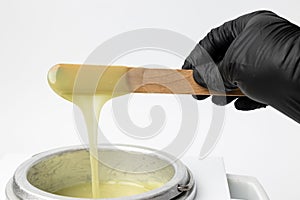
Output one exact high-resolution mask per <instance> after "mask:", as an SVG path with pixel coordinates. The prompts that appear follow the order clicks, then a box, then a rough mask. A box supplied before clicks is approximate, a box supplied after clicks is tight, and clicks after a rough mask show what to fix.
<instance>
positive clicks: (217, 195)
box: [0, 154, 230, 200]
mask: <svg viewBox="0 0 300 200" xmlns="http://www.w3.org/2000/svg"><path fill="white" fill-rule="evenodd" d="M30 157H31V155H26V154H7V156H5V157H3V158H2V159H0V171H1V172H6V173H3V174H2V176H1V179H0V188H5V185H6V184H7V182H8V180H9V179H10V178H12V176H13V174H14V171H15V170H16V168H17V167H18V166H19V165H20V164H21V163H22V162H24V161H25V160H27V159H28V158H30ZM182 161H183V162H184V163H185V164H186V165H187V166H188V167H189V169H190V170H191V171H192V173H193V175H194V179H195V181H196V183H197V188H198V194H197V200H215V199H222V200H229V199H230V195H229V190H228V185H227V179H226V173H225V168H224V164H223V160H222V159H221V158H209V159H206V160H203V161H200V160H198V159H197V158H195V157H185V158H183V159H182ZM0 199H5V193H4V190H2V191H1V192H0Z"/></svg>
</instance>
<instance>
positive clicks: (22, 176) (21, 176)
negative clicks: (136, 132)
mask: <svg viewBox="0 0 300 200" xmlns="http://www.w3.org/2000/svg"><path fill="white" fill-rule="evenodd" d="M98 149H99V150H102V149H103V150H116V149H117V150H118V149H122V150H125V151H129V152H136V153H147V152H148V153H153V155H154V156H157V157H158V158H159V159H162V160H165V161H167V162H168V163H169V164H170V165H171V166H172V167H173V169H174V175H173V177H172V178H171V179H170V180H169V181H168V182H167V183H165V184H164V185H163V186H162V187H159V188H157V189H154V190H151V191H148V192H145V193H142V194H137V195H133V196H128V197H119V198H106V200H141V199H153V200H154V199H162V198H163V196H165V197H168V199H171V198H174V197H177V196H178V195H180V194H182V192H180V191H178V189H177V188H178V185H179V184H186V183H187V182H189V176H191V175H190V174H189V172H188V169H187V167H186V166H185V165H184V164H183V163H182V162H181V161H180V160H179V159H176V158H174V157H173V156H172V155H169V154H167V153H165V152H161V151H158V150H155V149H151V148H147V147H141V146H135V145H125V144H114V145H112V144H101V145H100V146H99V148H98ZM82 150H88V148H87V147H86V146H84V145H76V146H69V147H62V148H56V149H52V150H48V151H45V152H42V153H39V154H36V155H34V156H32V157H31V158H30V159H28V160H27V161H25V162H23V163H22V164H21V165H20V166H19V167H18V168H17V170H16V171H15V174H14V176H13V190H14V192H15V194H16V196H18V197H21V198H25V199H37V198H38V199H40V200H53V199H60V200H83V199H84V200H95V198H76V197H67V196H61V195H56V194H52V193H49V192H46V191H43V190H41V189H39V188H37V187H35V186H33V185H32V184H31V183H30V182H29V181H28V179H27V173H28V171H29V170H30V169H31V167H32V166H34V165H35V164H37V163H39V162H41V161H43V160H46V159H48V158H51V157H52V156H55V155H59V154H62V153H68V152H74V151H82ZM98 199H99V200H100V198H98ZM96 200H97V199H96ZM101 200H103V198H101Z"/></svg>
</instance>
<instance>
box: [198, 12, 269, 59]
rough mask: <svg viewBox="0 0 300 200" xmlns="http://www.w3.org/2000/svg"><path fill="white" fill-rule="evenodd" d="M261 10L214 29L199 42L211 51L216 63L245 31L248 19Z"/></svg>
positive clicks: (210, 53)
mask: <svg viewBox="0 0 300 200" xmlns="http://www.w3.org/2000/svg"><path fill="white" fill-rule="evenodd" d="M260 12H263V11H257V12H253V13H250V14H246V15H243V16H241V17H239V18H237V19H234V20H232V21H228V22H226V23H224V24H223V25H221V26H219V27H217V28H215V29H212V30H211V31H210V32H209V33H208V34H207V36H206V37H204V38H203V39H202V40H201V41H200V42H199V44H200V45H201V46H202V47H203V48H204V49H205V50H206V51H207V52H208V53H209V55H210V56H211V57H212V59H213V60H214V62H215V63H218V62H220V61H221V60H222V59H223V58H224V55H225V53H226V51H227V49H228V48H229V46H230V45H231V43H232V42H233V40H234V39H235V38H236V37H237V36H238V35H239V34H240V33H241V32H242V31H243V29H244V27H245V26H246V25H247V23H248V21H249V20H250V19H251V18H252V17H253V16H255V15H257V14H259V13H260Z"/></svg>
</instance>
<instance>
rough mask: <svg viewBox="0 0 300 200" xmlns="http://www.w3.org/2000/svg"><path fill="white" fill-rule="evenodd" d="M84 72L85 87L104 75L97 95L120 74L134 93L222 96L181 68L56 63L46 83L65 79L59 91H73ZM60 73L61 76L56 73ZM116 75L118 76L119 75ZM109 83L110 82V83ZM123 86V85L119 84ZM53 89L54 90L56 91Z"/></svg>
mask: <svg viewBox="0 0 300 200" xmlns="http://www.w3.org/2000/svg"><path fill="white" fill-rule="evenodd" d="M79 70H81V72H87V74H89V75H88V76H86V77H84V80H87V81H84V82H87V83H83V84H84V85H85V88H86V87H87V86H86V85H88V81H89V79H91V78H90V77H91V76H95V77H97V76H101V75H103V74H104V75H105V76H103V77H105V78H103V79H104V80H105V81H101V79H100V81H99V83H98V84H99V87H97V88H96V89H95V91H96V92H97V93H101V92H103V90H111V89H112V88H111V87H107V86H104V87H100V86H101V84H102V85H103V83H105V84H107V83H108V82H110V84H111V85H112V86H114V84H116V81H117V80H113V79H116V76H115V74H119V75H120V74H122V75H123V76H122V79H123V81H124V80H125V84H126V85H127V86H126V88H127V90H129V91H130V92H134V93H161V94H194V95H212V94H213V95H222V96H224V95H225V94H224V93H220V92H214V91H209V90H208V89H206V88H204V87H201V86H200V85H199V84H197V83H196V82H195V81H194V78H193V71H192V70H181V69H154V68H152V69H149V68H139V67H125V66H109V67H107V66H100V65H77V64H59V65H56V66H54V67H53V68H52V69H50V71H49V73H48V80H49V83H50V85H51V84H55V83H54V82H53V80H55V81H56V82H59V81H64V82H66V80H68V82H67V83H64V84H60V85H61V88H59V90H61V91H60V92H65V93H71V92H72V91H73V89H74V88H73V87H74V83H75V80H76V77H78V76H76V75H77V73H78V72H79ZM58 72H63V73H58ZM119 75H118V76H119ZM117 78H118V79H120V77H117ZM111 80H112V81H111ZM123 83H124V82H123ZM56 89H57V88H56ZM226 95H227V96H244V94H243V93H242V92H241V91H240V90H235V91H231V92H228V93H227V94H226Z"/></svg>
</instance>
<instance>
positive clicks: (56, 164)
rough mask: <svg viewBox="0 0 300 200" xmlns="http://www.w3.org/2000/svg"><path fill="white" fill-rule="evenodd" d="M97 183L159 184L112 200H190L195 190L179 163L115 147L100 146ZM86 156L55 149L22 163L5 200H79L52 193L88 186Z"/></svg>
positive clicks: (83, 152)
mask: <svg viewBox="0 0 300 200" xmlns="http://www.w3.org/2000/svg"><path fill="white" fill-rule="evenodd" d="M99 154H100V157H101V161H102V162H100V167H99V170H100V174H101V175H100V179H101V180H102V181H107V180H124V181H131V182H134V183H137V181H141V180H147V181H156V182H162V183H164V185H163V186H162V187H160V188H157V189H154V190H151V191H149V192H145V193H143V194H138V195H134V196H128V197H122V198H114V200H133V199H134V200H145V199H147V200H149V199H151V200H157V199H163V200H168V199H169V200H171V199H172V200H183V199H185V200H192V199H194V198H195V195H196V187H195V183H194V180H193V177H192V174H191V173H190V171H189V170H188V168H187V167H186V166H185V165H183V164H182V163H181V162H180V161H179V160H177V161H174V159H173V158H172V156H170V155H168V154H165V153H162V152H158V151H155V150H152V149H148V148H142V147H136V146H127V145H116V146H114V147H112V146H101V147H100V148H99ZM90 180H91V170H90V160H89V152H88V151H87V149H85V148H84V147H82V146H75V147H67V148H61V149H55V150H51V151H47V152H44V153H40V154H38V155H35V156H33V157H32V158H31V159H29V160H27V161H25V162H24V163H23V164H21V165H20V166H19V167H18V169H17V170H16V172H15V174H14V176H13V178H12V179H11V180H10V181H9V183H8V184H7V187H6V196H7V199H8V200H25V199H26V200H80V198H73V197H66V196H59V195H55V194H53V193H54V192H56V191H58V190H60V189H62V188H65V187H70V186H73V185H76V184H80V183H86V182H90Z"/></svg>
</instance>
